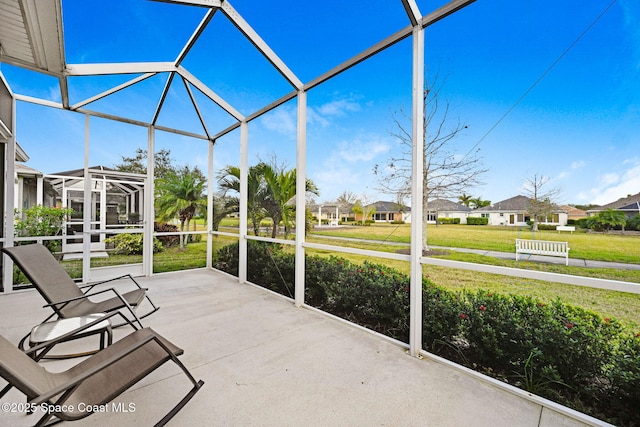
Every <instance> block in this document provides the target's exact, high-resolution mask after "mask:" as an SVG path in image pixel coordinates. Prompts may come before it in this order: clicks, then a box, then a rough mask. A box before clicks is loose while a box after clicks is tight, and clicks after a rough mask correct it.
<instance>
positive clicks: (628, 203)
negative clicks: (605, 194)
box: [587, 193, 640, 213]
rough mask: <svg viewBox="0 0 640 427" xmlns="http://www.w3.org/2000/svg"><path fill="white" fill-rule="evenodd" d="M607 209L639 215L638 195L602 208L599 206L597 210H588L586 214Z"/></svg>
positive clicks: (639, 196) (639, 203)
mask: <svg viewBox="0 0 640 427" xmlns="http://www.w3.org/2000/svg"><path fill="white" fill-rule="evenodd" d="M607 209H614V210H617V211H625V212H638V213H640V193H638V194H633V195H629V196H627V197H623V198H620V199H618V200H616V201H615V202H612V203H608V204H606V205H604V206H600V207H599V208H593V209H589V210H588V211H587V213H590V212H600V211H606V210H607Z"/></svg>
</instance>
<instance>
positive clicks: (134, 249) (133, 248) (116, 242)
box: [104, 233, 163, 255]
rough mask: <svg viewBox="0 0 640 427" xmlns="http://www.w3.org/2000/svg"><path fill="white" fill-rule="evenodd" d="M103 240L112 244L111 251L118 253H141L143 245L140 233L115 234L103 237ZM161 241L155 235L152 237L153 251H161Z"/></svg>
mask: <svg viewBox="0 0 640 427" xmlns="http://www.w3.org/2000/svg"><path fill="white" fill-rule="evenodd" d="M104 242H105V243H107V244H110V245H113V246H114V249H113V252H114V253H116V254H119V255H141V254H142V247H143V244H142V242H143V235H142V233H136V234H129V233H122V234H116V235H115V236H113V237H108V238H106V239H104ZM162 249H163V247H162V243H161V242H160V240H158V239H157V238H156V237H154V238H153V252H154V253H157V252H160V251H162Z"/></svg>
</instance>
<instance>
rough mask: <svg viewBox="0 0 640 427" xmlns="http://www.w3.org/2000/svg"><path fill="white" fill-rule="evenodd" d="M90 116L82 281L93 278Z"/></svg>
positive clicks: (86, 123) (87, 118)
mask: <svg viewBox="0 0 640 427" xmlns="http://www.w3.org/2000/svg"><path fill="white" fill-rule="evenodd" d="M90 117H91V116H89V115H88V114H86V115H85V119H84V195H83V203H82V205H83V213H82V281H83V282H84V283H87V282H88V281H89V280H90V279H91V277H90V276H91V210H92V205H91V174H89V124H90Z"/></svg>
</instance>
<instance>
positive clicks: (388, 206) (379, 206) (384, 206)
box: [369, 200, 411, 213]
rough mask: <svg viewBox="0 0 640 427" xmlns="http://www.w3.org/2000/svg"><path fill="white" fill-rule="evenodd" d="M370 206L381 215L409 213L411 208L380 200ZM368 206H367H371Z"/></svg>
mask: <svg viewBox="0 0 640 427" xmlns="http://www.w3.org/2000/svg"><path fill="white" fill-rule="evenodd" d="M371 205H373V207H374V208H375V209H376V212H377V213H381V212H400V211H403V212H410V211H411V208H409V207H408V206H401V205H399V204H398V203H396V202H385V201H382V200H378V201H377V202H375V203H372V204H371ZM371 205H369V206H371Z"/></svg>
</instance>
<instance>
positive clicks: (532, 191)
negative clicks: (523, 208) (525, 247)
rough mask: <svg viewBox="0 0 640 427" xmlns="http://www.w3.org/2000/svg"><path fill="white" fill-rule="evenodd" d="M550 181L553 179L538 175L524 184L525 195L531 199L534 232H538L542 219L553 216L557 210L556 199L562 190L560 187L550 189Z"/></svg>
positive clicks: (530, 206)
mask: <svg viewBox="0 0 640 427" xmlns="http://www.w3.org/2000/svg"><path fill="white" fill-rule="evenodd" d="M549 181H551V178H549V177H546V176H544V175H540V174H538V173H536V174H534V175H533V176H532V177H531V178H527V179H526V180H525V182H524V195H525V196H527V197H528V198H529V199H531V201H530V202H529V208H528V211H529V215H531V218H532V219H533V231H538V222H539V221H540V219H542V218H546V217H549V216H550V215H553V213H554V211H555V210H556V209H557V205H556V199H557V198H558V196H559V195H560V192H561V190H560V188H559V187H552V188H549V187H548V186H547V184H548V183H549Z"/></svg>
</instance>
